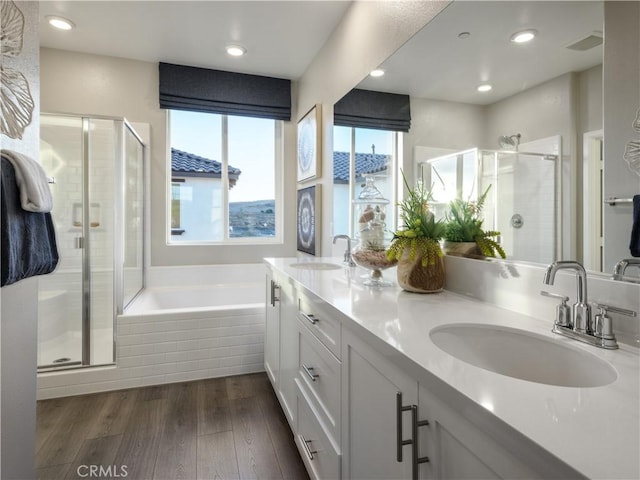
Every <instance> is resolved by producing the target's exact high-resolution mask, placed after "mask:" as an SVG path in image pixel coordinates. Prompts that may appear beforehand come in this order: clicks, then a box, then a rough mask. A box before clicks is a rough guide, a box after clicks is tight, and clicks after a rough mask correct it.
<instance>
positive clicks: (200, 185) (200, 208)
mask: <svg viewBox="0 0 640 480" xmlns="http://www.w3.org/2000/svg"><path fill="white" fill-rule="evenodd" d="M169 128H170V138H171V140H170V144H171V159H170V167H169V168H170V169H171V180H170V182H171V183H170V190H171V194H170V195H169V198H170V202H171V203H170V219H168V220H169V221H168V223H169V228H168V230H169V242H170V243H171V244H180V243H190V244H193V243H245V244H246V243H254V244H256V243H269V242H275V241H279V239H280V238H281V234H280V230H281V227H280V224H281V221H280V215H281V213H280V212H281V211H282V208H281V194H280V193H279V192H280V190H281V185H280V182H281V181H280V179H281V178H282V175H281V174H280V172H281V169H282V159H281V157H282V154H281V152H282V146H281V142H282V140H281V139H282V121H280V120H269V119H262V118H250V117H240V116H228V115H217V114H211V113H200V112H190V111H180V110H171V111H170V112H169Z"/></svg>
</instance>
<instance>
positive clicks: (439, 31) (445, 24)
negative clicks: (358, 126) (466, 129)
mask: <svg viewBox="0 0 640 480" xmlns="http://www.w3.org/2000/svg"><path fill="white" fill-rule="evenodd" d="M603 11H604V10H603V3H602V2H600V1H568V2H555V1H496V2H485V1H456V2H454V3H452V4H451V5H449V6H448V7H447V8H445V9H444V10H443V11H442V12H441V13H440V14H439V15H438V16H437V17H436V18H434V19H433V20H432V21H431V22H430V23H429V24H428V25H427V26H426V27H425V28H423V29H422V30H421V31H420V32H418V33H417V34H416V35H415V36H414V37H413V38H412V39H411V40H409V41H408V42H407V43H406V44H405V45H404V46H403V47H402V48H401V49H399V50H398V51H397V52H396V53H395V54H394V55H392V56H391V57H390V58H389V59H388V60H387V61H386V62H384V64H383V65H381V68H383V69H384V70H385V71H386V73H385V75H384V76H383V77H380V78H367V79H365V80H364V81H363V82H362V83H361V84H360V88H365V89H369V90H379V91H385V92H392V93H404V94H410V95H412V96H415V97H420V98H429V99H437V100H447V101H454V102H462V103H470V104H478V105H487V104H491V103H494V102H496V101H498V100H501V99H503V98H506V97H509V96H511V95H514V94H516V93H518V92H521V91H523V90H526V89H528V88H531V87H532V86H535V85H539V84H541V83H543V82H545V81H547V80H550V79H552V78H555V77H558V76H560V75H562V74H564V73H567V72H570V71H575V72H579V71H582V70H586V69H588V68H590V67H593V66H595V65H598V64H600V63H602V53H603V47H602V45H600V46H598V47H595V48H592V49H590V50H587V51H573V50H569V49H567V48H565V47H566V45H568V44H570V43H573V42H575V41H576V40H578V39H580V38H582V37H584V36H587V35H589V34H590V33H592V32H593V31H600V33H601V32H602V30H603V24H604V17H603ZM523 29H535V30H537V32H538V35H537V37H536V38H535V39H534V40H533V41H532V42H530V43H528V44H520V45H516V44H513V43H512V42H510V41H509V39H510V37H511V35H512V34H513V33H515V32H517V31H520V30H523ZM462 32H469V33H470V35H469V36H468V37H467V38H465V39H460V38H458V35H459V34H460V33H462ZM484 82H488V83H490V84H492V86H493V90H492V91H491V92H488V93H484V94H482V93H478V92H477V91H476V87H477V86H478V85H479V84H481V83H484Z"/></svg>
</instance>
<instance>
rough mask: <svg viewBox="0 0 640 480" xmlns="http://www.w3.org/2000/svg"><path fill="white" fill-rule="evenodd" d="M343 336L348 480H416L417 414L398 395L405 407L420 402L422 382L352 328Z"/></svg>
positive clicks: (344, 473) (345, 469) (344, 474)
mask: <svg viewBox="0 0 640 480" xmlns="http://www.w3.org/2000/svg"><path fill="white" fill-rule="evenodd" d="M343 340H344V343H343V349H342V352H343V353H342V367H343V370H342V371H343V382H342V409H343V412H344V416H343V422H342V440H343V446H342V451H343V464H342V478H345V479H347V478H348V479H352V480H357V479H362V480H365V479H380V480H392V479H401V478H406V479H410V478H411V458H412V457H411V446H410V445H406V446H402V445H401V443H402V441H403V440H405V439H408V438H410V436H411V412H410V411H404V412H403V411H400V412H399V411H398V394H400V395H401V403H402V405H400V410H402V409H401V407H402V406H403V405H414V404H417V402H418V383H417V382H416V381H415V380H413V379H412V378H411V377H409V376H408V375H407V374H405V373H404V372H403V371H402V370H401V369H399V368H398V367H397V366H396V365H394V364H393V363H391V362H389V361H388V360H387V359H385V358H384V356H383V355H381V354H380V353H379V352H377V351H376V350H374V349H373V348H372V347H371V346H369V345H368V344H366V343H364V342H362V341H361V340H360V339H359V338H357V337H356V336H355V335H354V334H353V333H351V332H349V331H348V330H347V329H343ZM398 413H399V414H400V417H401V423H402V431H401V432H399V431H398ZM399 433H400V436H399ZM399 443H400V445H399ZM399 460H400V461H399Z"/></svg>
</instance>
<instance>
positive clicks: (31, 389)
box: [0, 2, 40, 480]
mask: <svg viewBox="0 0 640 480" xmlns="http://www.w3.org/2000/svg"><path fill="white" fill-rule="evenodd" d="M16 5H17V6H18V8H19V9H20V10H21V11H22V13H23V15H24V21H25V24H24V37H23V44H22V52H21V53H20V54H19V55H17V56H14V57H9V56H4V55H3V56H2V57H0V58H1V59H2V60H1V61H2V65H3V66H7V67H11V68H14V69H16V70H18V71H19V72H21V73H22V74H23V75H24V76H25V77H26V79H27V81H28V82H29V88H30V91H31V96H32V97H33V100H34V102H35V107H34V110H33V114H32V120H31V124H30V125H29V126H28V127H27V128H26V129H25V131H24V134H23V136H22V139H11V138H9V137H7V136H5V135H1V136H0V143H1V145H2V148H3V149H9V150H14V151H17V152H20V153H23V154H26V155H28V156H29V157H31V158H33V159H34V160H37V159H38V151H39V145H40V130H39V123H40V118H39V117H40V115H39V112H40V105H39V92H40V86H39V83H40V82H39V69H38V56H39V52H38V43H39V37H38V2H16ZM0 297H1V299H2V300H1V302H0V303H1V304H2V305H1V315H0V339H1V340H0V425H1V428H0V432H1V433H0V476H1V478H3V479H4V478H6V479H11V480H14V479H32V478H35V470H34V468H35V462H34V458H35V456H34V453H35V452H34V450H35V429H36V358H37V354H36V335H37V319H38V302H37V300H38V280H37V277H33V278H28V279H25V280H21V281H20V282H18V283H15V284H13V285H9V286H8V287H3V288H2V290H1V291H0Z"/></svg>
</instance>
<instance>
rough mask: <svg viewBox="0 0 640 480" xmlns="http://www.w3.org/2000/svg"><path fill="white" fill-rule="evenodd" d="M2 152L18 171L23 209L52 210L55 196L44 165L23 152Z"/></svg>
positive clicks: (17, 180) (17, 181) (43, 211)
mask: <svg viewBox="0 0 640 480" xmlns="http://www.w3.org/2000/svg"><path fill="white" fill-rule="evenodd" d="M1 152H2V156H3V157H5V158H6V159H7V160H9V161H10V162H11V164H12V165H13V168H14V170H15V172H16V183H17V185H18V190H19V191H20V205H21V206H22V209H23V210H26V211H28V212H41V213H46V212H50V211H51V209H52V208H53V198H52V197H51V190H49V183H48V181H47V176H46V174H45V173H44V170H43V169H42V166H40V164H39V163H38V162H36V161H35V160H33V159H31V158H29V157H27V156H26V155H22V154H21V153H18V152H14V151H12V150H4V149H3V150H1Z"/></svg>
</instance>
